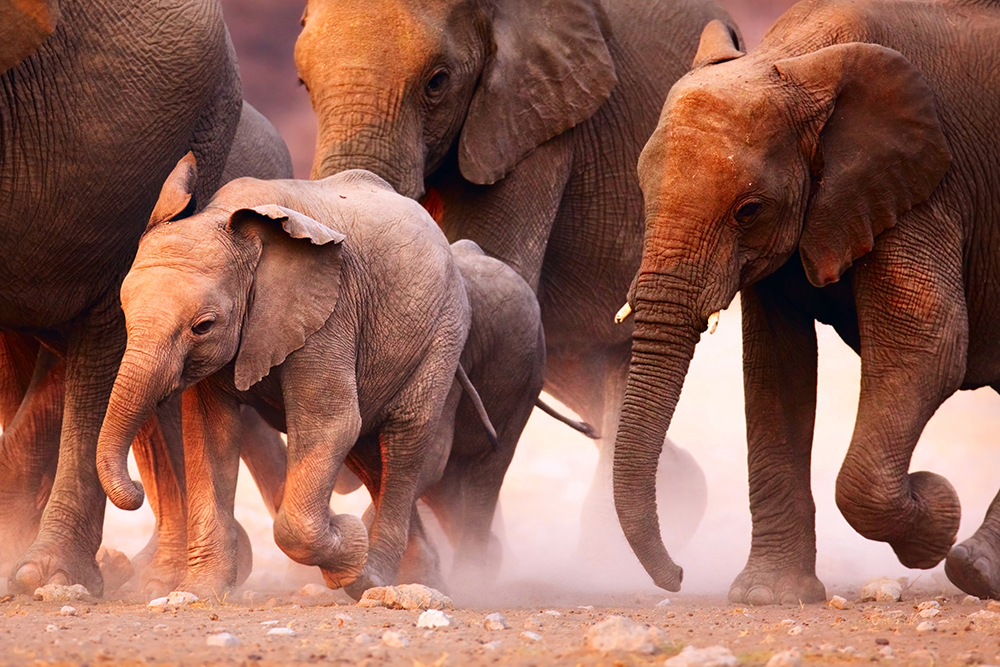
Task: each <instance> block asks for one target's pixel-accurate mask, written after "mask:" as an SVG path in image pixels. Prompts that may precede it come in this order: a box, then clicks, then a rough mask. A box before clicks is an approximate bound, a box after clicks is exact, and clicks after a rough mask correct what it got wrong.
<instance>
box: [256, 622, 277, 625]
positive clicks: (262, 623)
mask: <svg viewBox="0 0 1000 667" xmlns="http://www.w3.org/2000/svg"><path fill="white" fill-rule="evenodd" d="M278 623H279V621H261V622H260V624H261V625H277V624H278Z"/></svg>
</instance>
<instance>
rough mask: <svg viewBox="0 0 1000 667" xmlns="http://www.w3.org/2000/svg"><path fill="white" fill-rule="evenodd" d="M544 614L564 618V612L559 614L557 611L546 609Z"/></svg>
mask: <svg viewBox="0 0 1000 667" xmlns="http://www.w3.org/2000/svg"><path fill="white" fill-rule="evenodd" d="M542 613H543V614H545V615H547V616H562V612H558V611H556V610H555V609H546V610H545V611H543V612H542Z"/></svg>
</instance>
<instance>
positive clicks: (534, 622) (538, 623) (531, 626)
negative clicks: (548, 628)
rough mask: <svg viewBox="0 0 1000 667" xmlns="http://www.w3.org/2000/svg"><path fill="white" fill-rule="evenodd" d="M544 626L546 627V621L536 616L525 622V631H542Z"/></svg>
mask: <svg viewBox="0 0 1000 667" xmlns="http://www.w3.org/2000/svg"><path fill="white" fill-rule="evenodd" d="M543 625H545V621H543V620H542V619H540V618H538V617H536V616H529V617H528V618H527V619H525V621H524V629H525V630H541V629H542V626H543Z"/></svg>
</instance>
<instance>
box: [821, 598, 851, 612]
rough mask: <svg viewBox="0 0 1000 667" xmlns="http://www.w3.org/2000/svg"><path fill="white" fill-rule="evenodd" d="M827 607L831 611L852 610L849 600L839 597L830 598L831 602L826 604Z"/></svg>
mask: <svg viewBox="0 0 1000 667" xmlns="http://www.w3.org/2000/svg"><path fill="white" fill-rule="evenodd" d="M826 606H827V607H830V608H831V609H841V610H843V609H850V608H851V603H850V602H848V601H847V598H842V597H840V596H839V595H834V596H833V597H832V598H830V601H829V602H827V603H826Z"/></svg>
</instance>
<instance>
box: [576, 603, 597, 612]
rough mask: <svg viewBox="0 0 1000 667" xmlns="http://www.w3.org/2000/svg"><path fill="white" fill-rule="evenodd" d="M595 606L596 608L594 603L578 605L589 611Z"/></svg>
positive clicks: (578, 607)
mask: <svg viewBox="0 0 1000 667" xmlns="http://www.w3.org/2000/svg"><path fill="white" fill-rule="evenodd" d="M593 608H594V605H592V604H581V605H578V606H577V609H586V610H587V611H590V610H591V609H593Z"/></svg>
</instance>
